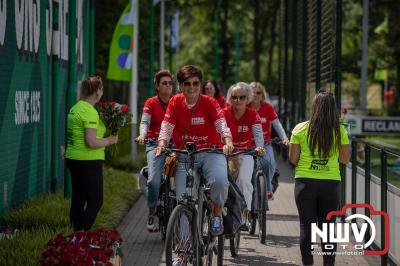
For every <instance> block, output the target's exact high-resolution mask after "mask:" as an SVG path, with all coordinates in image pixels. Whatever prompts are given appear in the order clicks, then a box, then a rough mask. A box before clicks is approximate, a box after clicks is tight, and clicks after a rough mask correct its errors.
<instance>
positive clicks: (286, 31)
mask: <svg viewBox="0 0 400 266" xmlns="http://www.w3.org/2000/svg"><path fill="white" fill-rule="evenodd" d="M288 6H289V1H288V0H285V13H284V14H285V15H284V16H285V20H284V36H283V37H284V45H285V54H284V60H285V61H284V65H283V67H284V70H283V72H284V76H283V97H284V101H285V102H284V104H283V108H284V113H285V115H284V117H283V124H284V128H285V130H286V131H287V130H288V124H287V123H288V112H287V109H288V108H287V106H288V104H287V103H288V90H287V89H288V82H287V80H288V78H289V25H288V24H289V18H288V15H289V14H288V13H289V12H288Z"/></svg>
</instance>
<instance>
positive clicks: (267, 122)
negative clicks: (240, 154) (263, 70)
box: [250, 82, 289, 199]
mask: <svg viewBox="0 0 400 266" xmlns="http://www.w3.org/2000/svg"><path fill="white" fill-rule="evenodd" d="M250 87H251V88H252V91H253V94H254V98H253V100H252V102H251V104H250V106H251V107H252V108H253V109H254V110H256V111H257V112H258V114H259V115H260V118H261V125H262V128H263V135H264V145H265V146H264V148H265V151H266V154H265V155H264V156H263V157H262V159H261V164H262V166H263V169H264V173H265V174H266V175H267V177H268V183H267V185H268V186H267V187H268V198H269V199H272V197H273V193H272V185H271V180H272V177H273V176H274V173H275V169H276V161H275V158H274V151H273V149H272V146H271V128H272V126H273V127H274V129H275V131H276V132H277V133H278V136H279V138H280V139H281V140H282V142H283V144H285V145H286V146H288V145H289V140H288V138H287V136H286V133H285V130H284V129H283V127H282V124H281V122H280V121H279V119H278V115H277V114H276V112H275V109H274V107H273V106H272V104H270V103H268V102H267V96H268V94H267V91H266V90H265V87H264V86H263V85H262V84H261V83H259V82H252V83H250Z"/></svg>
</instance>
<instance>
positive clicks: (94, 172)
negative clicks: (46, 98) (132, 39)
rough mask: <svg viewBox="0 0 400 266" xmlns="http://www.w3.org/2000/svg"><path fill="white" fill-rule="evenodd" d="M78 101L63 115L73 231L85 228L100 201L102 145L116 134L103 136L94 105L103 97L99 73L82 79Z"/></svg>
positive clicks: (95, 212) (99, 205)
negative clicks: (64, 119)
mask: <svg viewBox="0 0 400 266" xmlns="http://www.w3.org/2000/svg"><path fill="white" fill-rule="evenodd" d="M80 94H81V100H79V101H78V102H77V103H76V104H75V105H74V106H72V108H71V110H70V111H69V113H68V116H67V150H66V152H65V157H66V164H67V167H68V169H69V170H70V173H71V183H72V197H71V209H70V221H71V224H72V226H73V229H74V231H81V230H84V231H88V230H90V228H91V227H92V225H93V223H94V221H95V219H96V216H97V213H98V212H99V210H100V208H101V206H102V204H103V161H104V157H105V155H104V148H105V147H106V146H108V145H113V144H116V143H117V142H118V136H109V137H107V138H104V134H105V132H106V127H105V125H104V124H103V122H102V121H101V120H100V118H99V114H98V112H97V110H96V109H95V108H94V105H95V104H96V103H97V102H98V101H99V100H100V98H101V97H102V96H103V82H102V80H101V78H100V77H99V76H91V77H88V78H86V79H85V80H83V82H82V84H81V88H80Z"/></svg>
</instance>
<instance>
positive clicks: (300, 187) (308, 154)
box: [289, 92, 350, 266]
mask: <svg viewBox="0 0 400 266" xmlns="http://www.w3.org/2000/svg"><path fill="white" fill-rule="evenodd" d="M339 119H340V112H339V110H338V108H337V106H336V101H335V98H334V96H333V94H332V93H328V92H320V93H318V94H317V95H316V96H315V97H314V101H313V105H312V108H311V118H310V120H309V121H306V122H303V123H300V124H298V125H296V127H295V128H294V129H293V131H292V136H291V139H290V148H289V160H290V162H291V163H292V164H293V165H294V166H295V167H296V168H295V179H296V182H295V199H296V205H297V209H298V212H299V218H300V251H301V256H302V260H303V264H304V265H313V263H314V261H313V255H312V253H311V252H312V248H311V223H318V224H319V225H320V224H321V223H324V222H327V220H326V215H327V214H328V213H329V212H331V211H334V210H338V208H339V200H340V180H341V177H340V172H339V162H341V163H348V162H349V160H350V146H349V138H348V135H347V131H346V129H345V127H344V126H343V125H340V120H339ZM324 244H325V243H324ZM329 244H332V245H333V246H334V249H330V250H326V251H331V252H333V251H336V245H335V244H334V243H329ZM322 249H323V251H325V248H324V245H322ZM323 260H324V266H328V265H329V266H330V265H334V264H335V255H324V257H323Z"/></svg>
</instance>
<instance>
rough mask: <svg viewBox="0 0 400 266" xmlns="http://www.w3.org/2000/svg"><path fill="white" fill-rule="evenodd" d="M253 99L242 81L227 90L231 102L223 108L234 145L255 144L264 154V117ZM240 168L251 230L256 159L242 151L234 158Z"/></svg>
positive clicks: (253, 145) (244, 146) (248, 145)
mask: <svg viewBox="0 0 400 266" xmlns="http://www.w3.org/2000/svg"><path fill="white" fill-rule="evenodd" d="M252 99H253V91H252V89H251V88H250V86H249V85H248V84H247V83H244V82H239V83H236V84H234V85H232V86H231V87H230V88H229V90H228V95H227V101H228V103H229V104H230V106H228V107H226V108H225V109H223V112H224V115H225V119H226V123H227V124H228V127H229V129H230V130H231V133H232V140H233V146H234V147H235V149H237V150H245V149H248V148H255V149H256V150H257V151H258V153H259V154H260V155H264V153H265V152H264V148H263V146H264V138H263V130H262V126H261V120H260V116H259V115H258V113H257V112H256V111H255V110H253V109H252V108H250V107H247V105H248V104H249V103H250V102H251V101H252ZM234 161H235V162H236V165H235V167H236V168H237V170H238V176H237V179H236V184H237V186H238V187H239V189H240V190H241V191H242V193H243V195H244V198H245V201H246V205H247V208H246V209H245V211H244V213H243V216H244V217H243V218H244V221H245V223H244V227H245V229H247V230H248V228H249V225H250V223H249V220H248V215H249V213H250V208H251V200H252V195H253V185H252V183H251V178H252V174H253V168H254V159H253V157H252V156H250V155H245V154H242V155H239V156H238V157H237V158H235V159H234Z"/></svg>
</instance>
